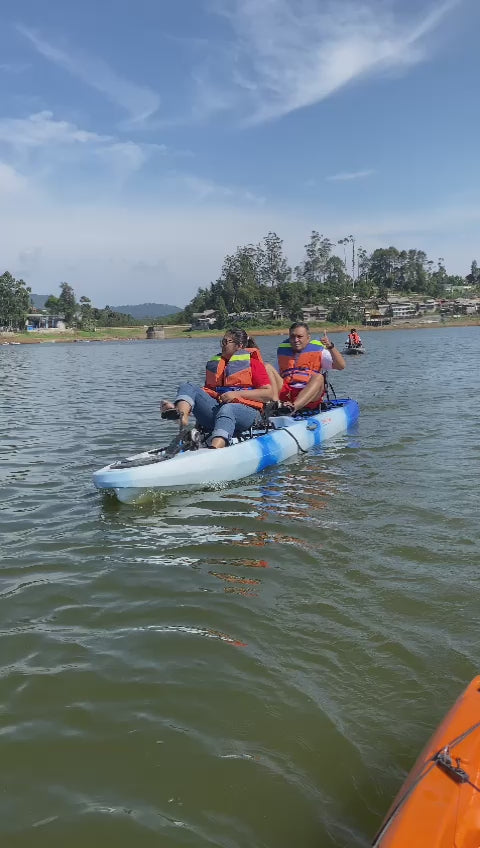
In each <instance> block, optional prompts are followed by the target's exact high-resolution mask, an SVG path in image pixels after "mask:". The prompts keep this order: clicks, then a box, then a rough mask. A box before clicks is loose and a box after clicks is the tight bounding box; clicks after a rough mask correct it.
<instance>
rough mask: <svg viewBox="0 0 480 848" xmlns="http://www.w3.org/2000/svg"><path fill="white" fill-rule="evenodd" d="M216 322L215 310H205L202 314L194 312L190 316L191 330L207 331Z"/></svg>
mask: <svg viewBox="0 0 480 848" xmlns="http://www.w3.org/2000/svg"><path fill="white" fill-rule="evenodd" d="M216 320H217V312H216V310H215V309H205V310H204V311H203V312H194V313H193V315H192V326H191V329H192V330H209V329H210V328H211V327H213V325H214V324H215V321H216Z"/></svg>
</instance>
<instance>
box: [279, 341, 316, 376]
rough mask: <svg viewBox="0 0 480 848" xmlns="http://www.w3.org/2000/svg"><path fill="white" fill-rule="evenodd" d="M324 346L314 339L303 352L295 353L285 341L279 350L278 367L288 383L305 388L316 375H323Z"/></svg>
mask: <svg viewBox="0 0 480 848" xmlns="http://www.w3.org/2000/svg"><path fill="white" fill-rule="evenodd" d="M323 350H325V348H324V346H323V344H322V343H321V342H319V341H317V340H316V339H312V340H310V341H309V343H308V344H307V345H306V346H305V347H304V348H303V350H301V351H294V350H293V348H292V347H291V345H290V340H289V339H285V341H284V342H282V343H281V344H280V345H279V346H278V349H277V357H278V367H279V371H280V374H281V375H282V377H283V379H284V380H285V382H286V383H289V384H290V385H293V384H295V385H297V386H305V385H306V384H307V383H309V382H310V380H311V378H312V377H313V375H314V374H321V373H322V351H323Z"/></svg>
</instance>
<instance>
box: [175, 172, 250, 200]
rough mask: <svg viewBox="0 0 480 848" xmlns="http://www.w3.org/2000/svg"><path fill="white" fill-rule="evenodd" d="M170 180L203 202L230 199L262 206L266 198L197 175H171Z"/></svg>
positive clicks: (247, 190)
mask: <svg viewBox="0 0 480 848" xmlns="http://www.w3.org/2000/svg"><path fill="white" fill-rule="evenodd" d="M170 180H171V181H173V182H174V183H175V184H176V185H177V186H178V187H183V188H185V189H186V190H187V191H188V192H189V193H190V194H191V195H192V196H193V197H194V198H196V199H197V200H200V201H203V200H207V199H212V198H213V199H216V200H217V201H218V200H221V199H229V200H231V201H237V202H238V201H243V202H246V203H252V204H257V205H261V204H263V203H265V198H264V197H262V196H260V195H257V194H255V193H254V192H252V191H250V190H249V189H245V188H241V187H239V186H233V185H222V184H221V183H217V182H215V181H214V180H208V179H205V178H204V177H198V176H196V175H195V174H178V173H174V174H171V176H170Z"/></svg>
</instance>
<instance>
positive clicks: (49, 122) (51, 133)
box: [0, 110, 110, 148]
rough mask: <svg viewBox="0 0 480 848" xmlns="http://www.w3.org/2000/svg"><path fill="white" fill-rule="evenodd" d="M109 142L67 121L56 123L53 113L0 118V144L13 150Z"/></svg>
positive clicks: (107, 139)
mask: <svg viewBox="0 0 480 848" xmlns="http://www.w3.org/2000/svg"><path fill="white" fill-rule="evenodd" d="M109 140H110V136H102V135H98V134H97V133H93V132H87V131H86V130H81V129H79V128H78V127H77V126H75V124H71V123H69V122H68V121H56V120H55V119H54V117H53V113H52V112H48V111H46V110H45V111H43V112H36V113H35V114H33V115H29V117H27V118H0V142H2V141H3V142H4V143H6V144H8V145H11V146H12V147H15V148H22V147H43V146H45V145H50V144H75V143H79V144H88V143H91V142H105V141H109Z"/></svg>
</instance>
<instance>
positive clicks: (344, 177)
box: [325, 168, 375, 182]
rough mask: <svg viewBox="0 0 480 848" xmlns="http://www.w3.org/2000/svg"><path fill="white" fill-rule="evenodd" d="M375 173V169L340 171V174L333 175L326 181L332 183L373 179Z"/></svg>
mask: <svg viewBox="0 0 480 848" xmlns="http://www.w3.org/2000/svg"><path fill="white" fill-rule="evenodd" d="M374 173H375V171H374V170H373V169H371V168H370V169H365V170H364V171H340V173H338V174H332V175H331V176H330V177H326V178H325V179H327V180H330V182H348V181H349V180H363V179H364V178H365V177H371V176H372V174H374Z"/></svg>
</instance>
